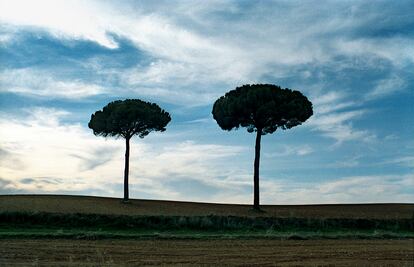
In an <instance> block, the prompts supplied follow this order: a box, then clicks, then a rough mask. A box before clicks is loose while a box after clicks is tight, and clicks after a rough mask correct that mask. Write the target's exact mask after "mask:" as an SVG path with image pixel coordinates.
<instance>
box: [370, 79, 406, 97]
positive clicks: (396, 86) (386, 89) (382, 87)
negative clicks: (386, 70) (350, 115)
mask: <svg viewBox="0 0 414 267" xmlns="http://www.w3.org/2000/svg"><path fill="white" fill-rule="evenodd" d="M405 86H406V84H405V81H404V80H403V79H401V78H400V77H398V76H396V75H393V76H392V77H390V78H387V79H383V80H380V81H379V82H378V83H377V85H376V86H375V88H374V89H373V90H372V91H370V92H369V93H368V94H367V95H366V99H367V100H372V99H375V98H379V97H384V96H387V95H390V94H393V93H395V92H398V91H402V90H404V89H405Z"/></svg>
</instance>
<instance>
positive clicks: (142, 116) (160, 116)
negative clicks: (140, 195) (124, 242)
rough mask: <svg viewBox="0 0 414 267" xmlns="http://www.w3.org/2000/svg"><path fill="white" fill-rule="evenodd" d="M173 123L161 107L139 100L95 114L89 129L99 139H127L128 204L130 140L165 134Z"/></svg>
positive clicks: (111, 105)
mask: <svg viewBox="0 0 414 267" xmlns="http://www.w3.org/2000/svg"><path fill="white" fill-rule="evenodd" d="M170 121H171V117H170V114H169V113H168V112H166V111H164V110H163V109H161V108H160V107H159V106H158V105H157V104H154V103H149V102H144V101H141V100H139V99H126V100H117V101H114V102H111V103H109V104H108V105H106V106H105V107H104V108H103V109H102V110H99V111H96V112H95V114H92V116H91V120H90V121H89V124H88V127H89V128H90V129H92V130H93V133H94V134H95V135H97V136H98V135H100V136H104V137H107V136H112V137H123V138H125V142H126V150H125V170H124V199H123V201H124V202H127V201H128V199H129V191H128V173H129V140H130V139H131V138H132V137H133V136H134V135H138V136H139V137H140V138H144V137H145V136H147V135H148V134H149V133H150V132H152V131H160V132H163V131H165V126H167V124H168V123H169V122H170Z"/></svg>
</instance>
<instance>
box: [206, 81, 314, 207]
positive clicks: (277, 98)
mask: <svg viewBox="0 0 414 267" xmlns="http://www.w3.org/2000/svg"><path fill="white" fill-rule="evenodd" d="M212 113H213V117H214V119H215V120H216V121H217V124H218V125H219V126H220V128H221V129H223V130H227V131H230V130H232V129H238V128H239V127H247V131H248V132H249V133H252V132H256V133H257V135H256V145H255V158H254V179H253V181H254V200H253V208H254V209H255V210H260V204H259V203H260V202H259V162H260V142H261V137H262V135H266V134H271V133H273V132H275V131H276V130H277V129H278V128H281V129H283V130H286V129H290V128H292V127H294V126H297V125H300V124H302V122H305V121H306V120H307V119H308V118H309V117H310V116H312V114H313V111H312V103H311V102H310V101H309V100H308V99H307V98H306V97H305V96H304V95H303V94H302V93H301V92H299V91H293V90H290V89H287V88H286V89H282V88H280V87H279V86H276V85H272V84H253V85H243V86H241V87H237V88H236V89H234V90H231V91H229V92H227V93H226V94H225V95H224V96H222V97H220V98H219V99H217V100H216V102H215V103H214V106H213V111H212Z"/></svg>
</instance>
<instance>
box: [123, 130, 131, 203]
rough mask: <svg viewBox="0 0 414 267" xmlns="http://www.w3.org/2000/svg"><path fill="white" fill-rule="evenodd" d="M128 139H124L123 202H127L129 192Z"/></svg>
mask: <svg viewBox="0 0 414 267" xmlns="http://www.w3.org/2000/svg"><path fill="white" fill-rule="evenodd" d="M129 139H130V137H127V138H125V143H126V149H125V169H124V200H123V202H128V199H129V190H128V175H129Z"/></svg>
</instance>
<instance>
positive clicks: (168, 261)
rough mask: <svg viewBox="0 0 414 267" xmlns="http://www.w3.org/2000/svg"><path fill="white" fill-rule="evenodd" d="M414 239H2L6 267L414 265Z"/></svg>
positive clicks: (1, 261)
mask: <svg viewBox="0 0 414 267" xmlns="http://www.w3.org/2000/svg"><path fill="white" fill-rule="evenodd" d="M413 257H414V247H413V240H306V241H293V240H288V241H286V240H285V241H277V240H258V239H255V240H98V241H87V240H64V239H63V240H62V239H61V240H59V239H56V240H33V239H27V240H23V239H10V240H0V266H414V259H413Z"/></svg>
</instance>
